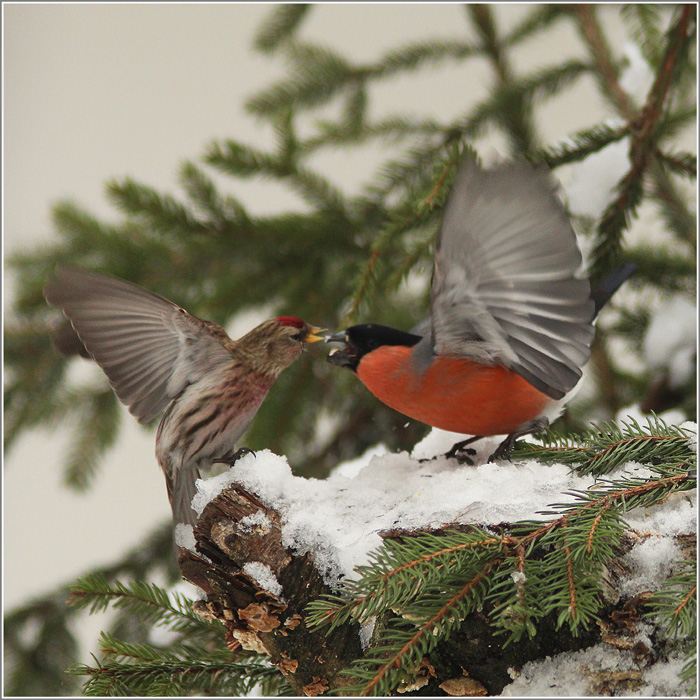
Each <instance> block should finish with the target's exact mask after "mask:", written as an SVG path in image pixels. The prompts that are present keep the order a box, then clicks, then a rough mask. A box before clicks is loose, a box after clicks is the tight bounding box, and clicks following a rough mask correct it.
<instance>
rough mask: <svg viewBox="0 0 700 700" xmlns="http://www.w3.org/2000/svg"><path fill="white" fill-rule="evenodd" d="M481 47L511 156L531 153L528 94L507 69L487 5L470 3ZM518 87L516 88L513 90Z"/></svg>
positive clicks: (532, 128)
mask: <svg viewBox="0 0 700 700" xmlns="http://www.w3.org/2000/svg"><path fill="white" fill-rule="evenodd" d="M466 10H467V12H468V13H469V15H470V17H471V19H472V21H473V24H474V27H475V29H476V30H477V32H478V35H479V39H480V42H481V46H482V48H483V51H484V53H485V55H486V57H487V58H488V59H489V60H490V61H491V64H492V66H493V70H494V72H495V74H496V82H497V85H498V89H499V90H500V92H501V94H502V96H503V97H504V98H505V100H504V101H505V104H504V105H503V106H504V110H503V112H502V114H501V120H502V124H503V126H504V128H505V130H506V132H507V134H508V136H509V138H510V140H511V143H512V150H513V152H514V153H524V154H527V153H531V152H532V151H533V150H534V146H535V143H536V141H537V136H536V132H535V126H534V122H533V119H532V103H531V102H530V101H529V99H528V97H530V95H528V93H527V92H526V91H523V90H521V89H520V86H519V81H516V79H515V76H514V74H513V70H512V68H511V66H510V61H509V60H508V56H507V53H506V51H505V47H504V46H503V43H502V40H501V39H500V37H499V36H498V33H497V29H496V22H495V18H494V16H493V12H492V10H491V7H490V6H489V5H484V4H481V3H471V4H469V5H467V6H466ZM515 86H518V87H515Z"/></svg>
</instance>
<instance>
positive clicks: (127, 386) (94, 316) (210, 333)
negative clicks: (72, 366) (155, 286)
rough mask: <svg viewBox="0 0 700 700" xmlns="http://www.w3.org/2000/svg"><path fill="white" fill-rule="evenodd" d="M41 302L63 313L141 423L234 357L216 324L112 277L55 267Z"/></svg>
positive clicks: (71, 268) (226, 337)
mask: <svg viewBox="0 0 700 700" xmlns="http://www.w3.org/2000/svg"><path fill="white" fill-rule="evenodd" d="M44 296H45V297H46V300H47V301H48V302H49V303H50V304H53V305H55V306H59V307H60V308H61V309H62V310H63V312H64V313H65V315H66V316H67V317H68V319H69V320H70V322H71V324H72V326H73V328H74V329H75V331H76V332H77V334H78V336H79V338H80V340H81V341H82V342H83V344H84V345H85V348H86V349H87V351H88V353H89V354H90V356H91V357H92V358H93V359H94V360H95V362H97V364H98V365H100V367H101V368H102V369H103V370H104V372H105V374H106V375H107V378H108V379H109V382H110V384H111V385H112V388H113V389H114V391H115V393H116V394H117V396H118V397H119V399H120V400H121V402H122V403H123V404H124V405H125V406H127V407H128V409H129V411H130V412H131V413H132V414H133V415H134V416H135V417H136V418H137V419H138V420H139V422H141V423H148V422H149V421H151V420H152V419H153V418H155V417H156V416H157V415H158V413H160V412H161V411H162V410H163V409H164V408H165V407H166V406H167V405H168V403H169V402H170V401H171V400H172V399H173V398H174V397H175V396H177V394H179V393H180V392H181V391H182V390H183V389H184V388H185V386H187V384H189V383H191V382H193V381H195V380H196V379H198V378H199V377H201V376H202V375H203V374H204V373H205V372H206V371H207V370H208V369H209V368H211V367H212V366H214V365H215V364H218V363H219V362H222V361H225V360H227V359H230V357H231V355H230V353H229V352H228V350H227V349H226V348H225V347H224V345H223V344H222V339H226V340H228V336H226V334H225V333H224V331H223V330H222V329H221V328H220V327H219V326H215V324H210V323H208V322H205V321H202V320H201V319H199V318H197V317H196V316H192V315H191V314H189V313H187V311H185V310H184V309H181V308H180V307H179V306H177V305H176V304H173V303H172V302H170V301H168V300H167V299H164V298H163V297H160V296H158V295H157V294H153V293H152V292H149V291H147V290H146V289H143V288H141V287H138V286H136V285H134V284H130V283H129V282H125V281H124V280H120V279H117V278H116V277H109V276H107V275H101V274H97V273H94V272H87V271H86V270H80V269H78V268H73V267H64V266H60V267H58V268H57V269H56V275H55V277H54V278H53V279H52V280H51V281H50V282H49V283H48V284H47V285H46V287H45V289H44ZM224 342H225V341H224ZM229 342H230V341H229ZM195 357H196V363H195V362H193V361H192V360H193V359H194V358H195Z"/></svg>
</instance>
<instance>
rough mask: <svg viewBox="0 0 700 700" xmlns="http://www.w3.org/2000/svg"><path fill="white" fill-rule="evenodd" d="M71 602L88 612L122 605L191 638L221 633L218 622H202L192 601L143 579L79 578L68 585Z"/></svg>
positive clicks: (96, 575) (101, 576) (94, 576)
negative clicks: (113, 580)
mask: <svg viewBox="0 0 700 700" xmlns="http://www.w3.org/2000/svg"><path fill="white" fill-rule="evenodd" d="M70 603H71V605H74V606H75V607H76V608H78V609H89V611H90V614H94V613H97V612H101V611H103V610H106V609H107V608H108V607H109V606H110V605H111V606H113V607H114V608H124V609H127V610H128V611H129V612H131V613H133V614H134V615H136V616H137V617H139V619H141V620H143V621H145V622H148V623H149V624H152V625H158V626H164V627H168V628H169V629H170V630H172V631H173V632H181V633H183V634H186V635H187V636H188V637H190V638H208V639H213V638H214V639H215V638H217V637H219V636H222V629H221V626H220V624H219V623H216V624H214V625H212V624H210V623H208V622H205V621H204V620H202V618H201V617H200V616H199V615H197V614H195V613H194V612H193V611H192V601H191V600H189V599H188V598H185V597H184V596H182V595H180V594H178V593H172V592H168V591H166V590H164V589H162V588H160V587H158V586H156V585H155V584H151V583H147V582H145V581H133V582H132V583H130V584H129V585H125V584H123V583H121V582H120V581H115V582H113V583H111V584H110V583H108V581H107V579H106V578H105V577H104V576H103V575H101V574H95V575H92V576H88V577H83V578H79V579H78V581H77V582H76V584H75V585H74V586H73V587H72V588H71V598H70Z"/></svg>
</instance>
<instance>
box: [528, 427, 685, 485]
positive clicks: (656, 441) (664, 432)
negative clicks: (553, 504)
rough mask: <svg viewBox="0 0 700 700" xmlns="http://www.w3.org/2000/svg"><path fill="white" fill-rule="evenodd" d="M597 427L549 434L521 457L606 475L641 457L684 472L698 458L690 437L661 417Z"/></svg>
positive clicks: (663, 467)
mask: <svg viewBox="0 0 700 700" xmlns="http://www.w3.org/2000/svg"><path fill="white" fill-rule="evenodd" d="M621 426H622V427H619V426H618V425H616V424H615V423H601V424H594V427H593V428H592V429H591V430H589V431H586V432H585V433H583V434H582V435H581V436H572V437H571V438H565V437H561V436H556V435H554V434H551V433H550V434H547V435H546V436H545V437H544V439H543V443H544V444H543V445H534V444H528V445H523V446H522V447H521V448H518V450H517V452H516V454H517V456H518V457H521V458H528V457H534V458H536V459H538V460H539V461H543V462H560V463H562V464H577V465H579V466H578V467H577V471H578V472H579V473H580V474H596V475H600V474H606V473H609V472H611V471H612V470H613V469H615V468H617V467H619V466H621V465H624V464H625V463H626V462H629V461H638V460H639V459H640V458H642V457H643V458H644V460H645V461H646V462H648V463H650V464H652V465H654V467H653V468H655V469H658V470H663V469H672V470H673V469H676V472H675V473H677V471H678V470H680V469H683V465H686V466H685V468H686V469H687V467H688V465H690V464H692V463H693V462H694V461H695V456H694V453H693V452H692V450H691V449H690V447H689V442H688V439H689V434H688V432H687V431H686V430H684V429H683V428H680V427H676V426H669V425H666V423H664V421H662V420H661V419H660V418H658V417H656V416H652V417H649V418H647V425H646V426H645V427H644V428H642V426H640V425H639V423H637V421H635V420H633V419H630V420H629V421H621Z"/></svg>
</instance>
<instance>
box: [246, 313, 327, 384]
mask: <svg viewBox="0 0 700 700" xmlns="http://www.w3.org/2000/svg"><path fill="white" fill-rule="evenodd" d="M323 330H325V329H323V328H316V327H315V326H311V325H309V324H308V323H306V322H305V321H302V319H300V318H297V317H296V316H279V317H278V318H273V319H270V320H269V321H264V322H263V323H261V324H260V325H259V326H256V327H255V328H253V330H252V331H250V332H249V333H248V334H247V335H244V336H243V337H242V338H241V339H240V340H238V341H237V342H236V345H237V346H238V348H237V354H239V355H245V357H246V359H247V361H248V363H249V364H250V365H251V366H253V368H254V369H256V370H257V371H259V372H261V373H262V374H267V375H270V376H273V377H276V376H277V375H279V374H280V372H282V370H284V369H286V368H287V367H289V365H291V364H292V362H294V360H296V359H297V358H298V357H299V356H300V355H301V354H302V353H303V352H304V350H305V348H306V345H307V344H308V343H316V342H318V341H319V340H323V336H321V335H319V333H321V332H322V331H323Z"/></svg>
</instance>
